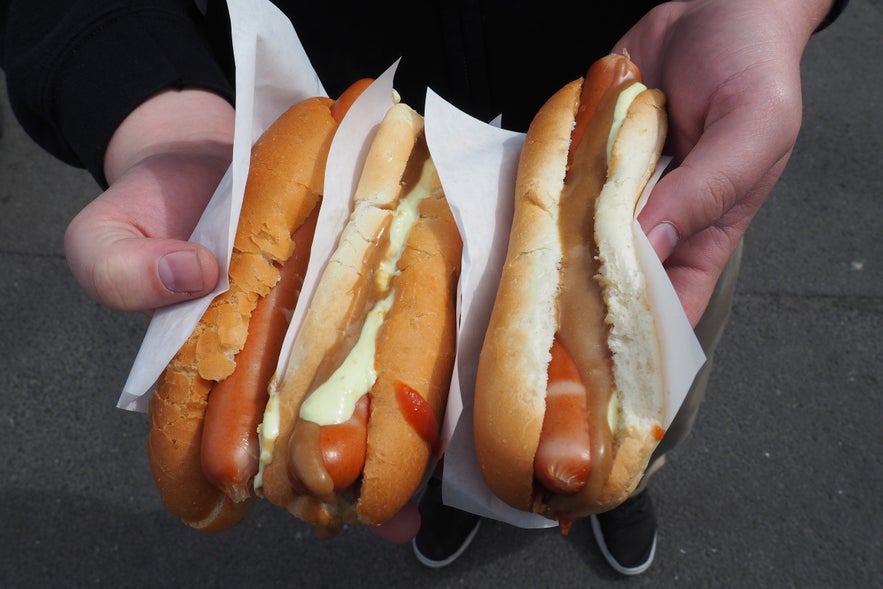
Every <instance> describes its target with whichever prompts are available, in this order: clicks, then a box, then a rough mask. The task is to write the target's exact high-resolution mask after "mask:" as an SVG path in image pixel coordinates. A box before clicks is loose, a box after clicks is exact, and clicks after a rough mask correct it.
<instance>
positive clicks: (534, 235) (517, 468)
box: [473, 80, 582, 511]
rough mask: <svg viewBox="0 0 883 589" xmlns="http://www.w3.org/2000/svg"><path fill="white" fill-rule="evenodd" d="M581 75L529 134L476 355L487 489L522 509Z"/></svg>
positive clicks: (548, 339) (551, 325) (539, 419)
mask: <svg viewBox="0 0 883 589" xmlns="http://www.w3.org/2000/svg"><path fill="white" fill-rule="evenodd" d="M581 87H582V83H581V80H576V81H574V82H571V83H570V84H568V85H567V86H565V87H564V88H562V89H561V90H559V91H558V92H556V93H555V94H554V95H553V96H552V97H551V98H550V99H549V100H548V101H547V102H546V103H545V104H544V105H543V106H542V107H541V108H540V110H539V111H538V112H537V114H536V116H535V117H534V120H533V122H532V123H531V126H530V128H529V130H528V134H527V137H526V139H525V142H524V147H523V148H522V151H521V157H520V159H519V163H518V173H517V175H516V183H515V203H516V204H515V210H514V216H513V219H512V229H511V231H510V234H509V246H508V250H507V252H506V261H505V263H504V266H503V271H502V275H501V278H500V285H499V288H498V290H497V297H496V300H495V301H494V307H493V310H492V311H491V317H490V321H489V323H488V328H487V332H486V334H485V338H484V344H483V346H482V350H481V355H480V357H479V363H478V372H477V375H476V382H475V406H474V407H475V410H474V423H473V429H474V431H475V450H476V452H477V456H478V462H479V465H480V467H481V470H482V473H483V474H484V478H485V480H486V481H487V483H488V486H489V487H490V488H491V490H492V491H493V492H494V494H496V495H497V496H498V497H499V498H500V499H502V500H503V501H505V502H506V503H508V504H510V505H512V506H514V507H517V508H519V509H522V510H524V511H530V510H531V507H532V505H533V497H534V480H533V471H534V466H533V464H534V454H535V453H536V449H537V446H538V445H539V442H540V431H541V429H542V425H543V413H544V411H545V396H546V367H547V366H548V365H549V360H550V359H551V355H550V353H549V350H550V349H551V347H552V340H553V338H554V336H555V330H556V329H557V322H558V317H557V314H556V311H555V310H556V307H557V303H556V301H557V298H558V288H559V286H558V285H559V278H558V268H560V266H561V259H562V256H563V253H562V246H561V237H560V235H559V232H558V220H559V215H560V210H559V199H560V195H561V191H562V190H563V188H564V177H565V175H566V173H567V153H568V149H569V147H570V132H571V129H572V128H573V119H574V116H575V114H576V109H577V108H578V106H579V95H580V89H581Z"/></svg>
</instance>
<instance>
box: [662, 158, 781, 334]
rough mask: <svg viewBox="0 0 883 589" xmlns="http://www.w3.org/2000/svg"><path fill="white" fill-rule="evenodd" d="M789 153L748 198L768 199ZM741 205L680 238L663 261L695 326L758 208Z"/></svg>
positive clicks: (765, 176) (752, 201) (753, 189)
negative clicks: (685, 237) (695, 231)
mask: <svg viewBox="0 0 883 589" xmlns="http://www.w3.org/2000/svg"><path fill="white" fill-rule="evenodd" d="M790 153H791V152H790V151H789V152H788V153H787V154H786V155H785V156H784V157H782V159H780V160H779V161H778V162H777V163H776V164H775V165H774V166H773V167H772V168H771V169H770V171H769V172H768V173H767V174H765V175H764V177H763V178H761V180H760V181H759V182H758V183H757V185H756V186H755V187H754V188H752V190H751V191H749V193H750V194H749V196H748V197H747V198H746V199H745V201H746V202H748V203H755V202H758V203H759V202H763V201H764V200H765V198H766V196H767V195H768V194H769V192H770V191H771V190H772V187H773V186H774V185H775V183H776V181H777V180H778V178H779V176H780V175H781V173H782V170H783V169H784V167H785V165H786V163H787V161H788V158H789V157H790ZM746 206H748V205H746ZM742 207H743V205H742V204H737V205H736V206H734V207H733V208H732V209H730V210H729V211H728V212H727V213H726V214H724V215H723V216H722V217H721V219H719V220H718V221H717V222H715V223H713V224H712V225H710V226H709V227H707V228H705V229H704V230H702V231H699V232H697V233H695V234H693V235H692V236H690V237H689V238H687V239H685V240H683V241H681V242H680V243H679V244H678V245H677V247H676V248H675V249H674V250H673V251H672V253H671V255H669V256H668V258H667V259H666V260H665V262H664V266H665V269H666V272H667V273H668V276H669V279H670V280H671V283H672V286H673V287H674V289H675V292H677V294H678V297H679V299H680V302H681V305H682V306H683V308H684V311H685V312H686V314H687V318H688V319H689V321H690V324H691V325H693V326H695V325H696V324H697V323H698V322H699V319H700V318H701V317H702V314H703V313H704V312H705V308H706V307H707V305H708V301H709V298H710V297H711V294H712V292H713V291H714V288H715V285H716V284H717V281H718V279H719V278H720V275H721V272H722V271H723V268H724V266H726V264H727V262H728V261H729V259H730V257H731V256H732V254H733V252H734V251H735V250H736V248H737V247H738V245H739V242H740V241H741V239H742V237H743V236H744V234H745V231H746V230H747V228H748V225H749V223H750V222H751V219H752V218H753V217H754V216H755V214H756V212H757V211H756V209H754V210H750V211H742V210H741V209H742Z"/></svg>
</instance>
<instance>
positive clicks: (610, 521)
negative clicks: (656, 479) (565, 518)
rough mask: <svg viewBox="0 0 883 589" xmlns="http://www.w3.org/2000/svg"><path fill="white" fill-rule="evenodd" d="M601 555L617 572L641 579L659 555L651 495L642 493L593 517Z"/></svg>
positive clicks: (593, 529) (593, 528) (594, 531)
mask: <svg viewBox="0 0 883 589" xmlns="http://www.w3.org/2000/svg"><path fill="white" fill-rule="evenodd" d="M592 532H593V533H594V534H595V541H596V542H597V543H598V547H599V548H600V549H601V554H603V555H604V558H605V559H606V560H607V562H608V563H609V564H610V566H612V567H613V568H614V569H615V570H616V571H617V572H619V573H621V574H623V575H639V574H641V573H643V572H644V571H646V570H647V569H648V568H650V565H651V564H652V563H653V557H654V556H655V555H656V513H655V512H654V511H653V502H652V501H650V492H649V491H647V490H644V491H642V492H641V493H639V494H638V495H635V496H634V497H629V498H628V499H627V500H626V502H625V503H623V504H622V505H620V506H619V507H616V508H614V509H611V510H610V511H608V512H606V513H601V514H598V515H593V516H592Z"/></svg>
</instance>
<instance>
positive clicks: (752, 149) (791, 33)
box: [614, 0, 830, 325]
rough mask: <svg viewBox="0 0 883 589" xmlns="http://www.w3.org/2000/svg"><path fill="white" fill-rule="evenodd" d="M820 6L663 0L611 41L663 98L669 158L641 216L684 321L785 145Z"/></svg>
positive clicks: (789, 0) (711, 281) (695, 314)
mask: <svg viewBox="0 0 883 589" xmlns="http://www.w3.org/2000/svg"><path fill="white" fill-rule="evenodd" d="M829 4H830V0H818V1H816V0H807V1H804V0H782V1H778V2H771V1H768V0H744V1H742V2H731V1H728V0H695V1H693V2H670V3H668V4H664V5H661V6H659V7H657V8H655V9H654V10H652V11H651V12H650V13H648V14H647V15H646V16H645V17H644V18H643V19H642V20H641V21H639V22H638V23H637V24H636V25H635V26H634V27H633V28H632V29H631V30H630V31H629V32H628V33H627V34H626V35H625V36H624V37H623V38H622V39H621V40H620V41H619V43H617V45H616V46H615V47H614V50H615V51H623V50H626V51H628V53H629V55H630V56H631V58H632V60H633V61H635V63H636V64H637V65H638V67H640V68H641V70H642V72H643V74H644V79H645V82H646V83H647V85H648V86H651V87H658V88H660V89H662V90H663V91H664V92H665V94H666V97H667V108H668V115H669V136H668V142H667V146H666V151H667V152H668V153H670V154H672V155H673V156H674V157H675V164H676V167H675V168H674V169H673V170H672V171H671V172H669V173H668V174H667V175H666V176H664V177H663V178H662V179H661V180H660V182H659V183H658V184H657V185H656V187H655V188H654V190H653V193H652V195H651V197H650V199H649V201H648V203H647V205H646V207H645V208H644V210H643V211H642V212H641V215H640V217H639V222H640V223H641V226H642V227H643V229H644V231H645V232H646V233H647V235H648V237H649V238H650V242H651V243H652V244H653V247H654V249H655V251H656V253H657V254H658V255H659V258H660V259H661V260H662V261H663V264H664V266H665V268H666V270H667V272H668V275H669V277H670V278H671V281H672V284H673V285H674V288H675V290H676V292H677V293H678V296H679V297H680V300H681V303H682V305H683V306H684V309H685V311H686V314H687V317H688V319H689V320H690V322H691V324H693V325H695V324H696V323H697V322H698V321H699V318H700V317H701V316H702V313H703V311H704V310H705V307H706V306H707V304H708V300H709V297H710V296H711V293H712V290H713V289H714V285H715V283H716V282H717V279H718V277H719V276H720V273H721V271H722V269H723V267H724V266H725V264H726V262H727V260H728V259H729V257H730V255H731V254H732V253H733V251H734V250H735V248H736V247H737V245H738V244H739V242H740V240H741V239H742V237H743V235H744V234H745V231H746V229H747V228H748V226H749V224H750V223H751V221H752V219H753V218H754V217H755V215H756V213H757V211H758V210H759V209H760V207H761V205H762V204H763V202H764V200H765V199H766V197H767V195H768V194H769V192H770V191H771V190H772V188H773V186H774V184H775V183H776V181H777V180H778V179H779V177H780V175H781V174H782V171H783V169H784V167H785V164H786V162H787V161H788V158H789V157H790V155H791V152H792V150H793V148H794V144H795V142H796V140H797V135H798V132H799V130H800V125H801V86H800V60H801V58H802V54H803V50H804V48H805V46H806V43H807V42H808V40H809V37H810V35H811V34H812V31H813V30H814V29H815V27H816V25H817V24H818V23H819V22H820V21H821V20H822V18H823V17H824V15H825V13H826V11H827V8H828V5H829Z"/></svg>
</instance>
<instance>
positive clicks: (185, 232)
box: [65, 90, 233, 312]
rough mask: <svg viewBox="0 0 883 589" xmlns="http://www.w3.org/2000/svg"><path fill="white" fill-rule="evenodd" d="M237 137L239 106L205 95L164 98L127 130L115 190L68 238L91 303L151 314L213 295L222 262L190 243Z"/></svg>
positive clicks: (117, 142)
mask: <svg viewBox="0 0 883 589" xmlns="http://www.w3.org/2000/svg"><path fill="white" fill-rule="evenodd" d="M232 134H233V110H232V107H230V105H229V104H228V103H227V102H225V101H224V100H223V99H222V98H220V97H218V96H216V95H214V94H211V93H208V92H203V91H198V90H190V91H182V92H175V91H171V92H166V93H163V94H160V95H157V96H156V97H154V98H152V99H150V100H148V101H147V102H146V103H144V104H143V105H142V106H140V107H139V108H138V109H136V110H135V111H134V112H133V113H132V114H131V115H130V116H129V117H128V118H127V119H126V120H125V121H124V122H123V124H122V125H121V126H120V128H119V129H118V130H117V132H116V133H115V134H114V137H113V139H112V140H111V144H110V146H109V148H108V151H107V156H106V158H105V173H106V176H107V180H108V183H109V185H110V186H109V188H108V189H107V190H106V191H105V192H104V193H103V194H101V195H100V196H99V197H98V198H96V199H95V200H94V201H92V202H91V203H90V204H89V205H87V206H86V207H85V208H84V209H83V210H82V211H81V212H80V213H79V214H78V215H77V216H76V217H75V218H74V219H73V221H72V222H71V223H70V225H69V226H68V229H67V232H66V233H65V254H66V256H67V260H68V264H69V265H70V268H71V271H72V272H73V274H74V277H75V278H76V279H77V281H78V282H79V283H80V285H81V286H82V288H83V289H84V290H85V291H86V293H87V294H89V295H90V296H91V297H93V298H94V299H95V300H97V301H99V302H100V303H102V304H104V305H106V306H108V307H110V308H113V309H120V310H127V311H147V312H149V311H151V310H153V309H155V308H157V307H161V306H165V305H169V304H172V303H177V302H181V301H184V300H187V299H191V298H194V297H198V296H201V295H203V294H206V293H208V292H210V291H211V290H212V289H213V288H214V286H215V284H216V283H217V280H218V264H217V262H216V260H215V259H214V256H213V255H212V254H211V252H210V251H209V250H208V249H207V248H205V247H203V246H201V245H197V244H195V243H190V242H188V241H186V240H187V238H188V237H189V235H190V234H191V232H192V231H193V228H194V227H195V225H196V223H197V221H198V220H199V217H200V215H201V214H202V211H203V209H204V208H205V205H206V203H207V202H208V200H209V199H210V198H211V196H212V194H213V192H214V190H215V188H216V187H217V185H218V182H219V180H220V179H221V177H222V176H223V175H224V172H225V171H226V169H227V167H228V166H229V163H230V159H231V157H232Z"/></svg>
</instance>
